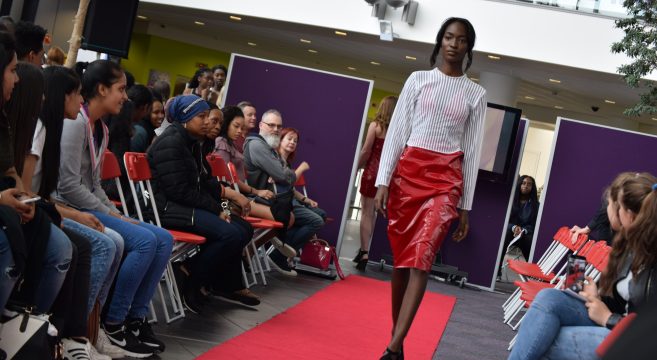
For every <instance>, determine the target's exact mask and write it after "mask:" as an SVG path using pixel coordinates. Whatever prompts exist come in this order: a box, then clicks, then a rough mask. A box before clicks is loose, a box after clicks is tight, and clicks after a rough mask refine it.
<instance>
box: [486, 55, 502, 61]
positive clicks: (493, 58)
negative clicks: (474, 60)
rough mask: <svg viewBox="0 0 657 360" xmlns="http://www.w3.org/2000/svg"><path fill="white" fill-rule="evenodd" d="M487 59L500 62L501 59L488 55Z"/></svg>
mask: <svg viewBox="0 0 657 360" xmlns="http://www.w3.org/2000/svg"><path fill="white" fill-rule="evenodd" d="M488 58H489V59H491V60H500V59H501V57H499V56H495V55H488Z"/></svg>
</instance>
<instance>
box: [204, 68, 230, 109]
mask: <svg viewBox="0 0 657 360" xmlns="http://www.w3.org/2000/svg"><path fill="white" fill-rule="evenodd" d="M227 75H228V69H226V67H225V66H223V65H215V66H213V67H212V77H213V78H214V85H213V86H212V88H210V91H211V93H210V98H209V99H208V101H209V102H211V103H213V104H215V105H217V107H221V103H222V102H223V101H224V93H225V92H226V89H225V87H224V85H225V84H226V76H227Z"/></svg>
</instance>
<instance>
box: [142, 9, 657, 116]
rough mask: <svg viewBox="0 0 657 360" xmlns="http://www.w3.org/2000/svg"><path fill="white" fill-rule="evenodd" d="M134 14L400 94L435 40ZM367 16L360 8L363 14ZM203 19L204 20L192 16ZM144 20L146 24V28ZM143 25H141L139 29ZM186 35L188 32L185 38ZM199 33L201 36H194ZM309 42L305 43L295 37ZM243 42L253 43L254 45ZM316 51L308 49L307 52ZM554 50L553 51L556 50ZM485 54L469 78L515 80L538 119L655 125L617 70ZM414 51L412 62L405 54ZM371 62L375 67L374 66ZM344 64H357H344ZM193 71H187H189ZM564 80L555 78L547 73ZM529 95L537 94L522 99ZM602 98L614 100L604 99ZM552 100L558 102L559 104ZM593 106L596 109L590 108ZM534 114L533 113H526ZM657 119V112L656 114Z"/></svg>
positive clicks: (521, 101) (172, 29) (188, 14)
mask: <svg viewBox="0 0 657 360" xmlns="http://www.w3.org/2000/svg"><path fill="white" fill-rule="evenodd" d="M138 14H139V15H142V16H146V17H147V18H148V19H147V20H139V21H138V24H137V26H136V27H135V29H136V31H139V29H146V28H148V29H157V31H152V30H149V31H148V32H149V33H153V32H155V33H156V34H157V33H161V34H167V35H168V36H177V37H179V38H180V37H182V39H176V40H182V41H188V42H192V43H196V44H199V41H200V44H202V45H203V46H205V47H208V48H213V49H217V50H221V51H224V52H229V53H241V54H245V55H251V56H256V57H262V58H268V59H271V60H276V61H282V62H287V63H292V64H295V65H300V66H306V67H312V68H317V69H321V70H326V71H332V72H338V73H343V74H348V75H353V76H357V77H362V78H368V79H372V80H374V81H375V84H374V87H375V88H379V89H382V90H386V91H390V92H399V91H400V90H401V87H402V85H403V82H404V80H405V79H406V78H407V77H408V75H409V74H410V73H411V72H413V71H415V70H419V69H427V68H428V67H429V55H430V54H431V51H432V49H433V44H426V43H418V42H412V41H405V40H399V39H395V41H393V42H386V41H381V40H379V38H378V37H376V36H372V35H367V34H359V33H349V34H348V35H347V36H338V35H336V34H335V33H334V31H335V30H340V29H328V28H320V27H314V26H309V25H304V24H296V23H288V22H281V21H274V20H269V19H263V18H252V17H242V20H241V21H235V20H231V19H230V15H235V14H225V13H218V12H210V11H205V10H201V9H189V8H180V7H171V6H166V5H158V4H151V3H143V2H142V3H140V5H139V11H138ZM369 15H370V14H363V16H364V17H367V16H369ZM195 21H201V22H203V23H205V25H203V26H201V25H197V24H195V23H194V22H195ZM146 25H148V26H146ZM143 31H145V30H143ZM190 35H192V36H191V37H190ZM195 35H197V36H198V38H195V37H196V36H195ZM301 38H303V39H307V40H310V41H311V42H312V43H310V44H307V43H303V42H301V41H300V39H301ZM248 43H253V44H256V45H255V46H251V45H248ZM309 49H312V50H315V51H317V52H316V53H311V52H309V51H308V50H309ZM555 51H558V49H555ZM487 55H488V54H483V53H478V52H475V56H474V62H473V66H472V69H471V70H470V71H469V76H470V77H472V78H478V74H479V73H481V72H482V71H487V72H495V73H501V74H506V75H510V76H514V77H516V78H518V79H519V80H520V81H519V87H518V93H517V99H516V100H517V106H518V107H519V108H523V106H525V107H527V108H532V109H536V108H538V107H542V108H544V109H545V110H550V111H546V112H544V113H547V114H549V115H543V116H545V117H549V118H545V119H542V118H538V119H536V120H539V121H547V122H554V118H555V116H554V115H555V114H556V115H560V114H559V112H560V111H562V112H566V111H567V112H569V114H571V116H572V114H573V113H577V114H581V115H580V118H582V119H584V120H589V119H586V118H585V117H586V116H590V120H589V121H592V122H596V121H597V120H596V119H598V120H599V119H609V120H623V119H624V120H628V119H631V121H632V122H634V121H638V122H641V123H645V124H650V125H657V121H655V120H652V119H651V117H650V116H644V117H641V118H638V119H637V118H628V117H625V116H623V115H622V112H623V110H624V108H625V107H627V106H629V105H631V104H634V103H636V102H637V101H638V99H639V96H638V91H636V90H635V89H630V88H628V87H627V86H626V85H625V83H624V82H623V80H622V78H621V77H620V76H619V75H616V74H607V73H600V72H594V71H589V70H584V69H575V68H569V67H565V66H560V65H555V64H547V63H540V62H536V61H528V60H524V59H517V58H508V57H504V58H502V59H500V60H491V59H489V58H488V57H487ZM406 56H413V57H415V58H417V60H415V61H413V60H407V59H406ZM371 61H374V62H377V63H380V65H373V64H371V63H370V62H371ZM348 67H353V68H356V70H349V69H348ZM192 71H193V69H190V73H191V72H192ZM550 78H552V79H558V80H561V83H560V84H554V83H551V82H549V80H548V79H550ZM526 96H528V97H532V98H534V99H531V100H530V99H527V98H526ZM605 99H608V100H612V101H615V102H616V103H615V104H608V103H605ZM555 106H558V107H562V108H563V110H558V109H556V108H555ZM592 106H598V107H599V108H600V110H599V111H598V112H595V113H594V112H593V111H592V110H591V107H592ZM529 116H530V119H531V114H529ZM656 118H657V117H656Z"/></svg>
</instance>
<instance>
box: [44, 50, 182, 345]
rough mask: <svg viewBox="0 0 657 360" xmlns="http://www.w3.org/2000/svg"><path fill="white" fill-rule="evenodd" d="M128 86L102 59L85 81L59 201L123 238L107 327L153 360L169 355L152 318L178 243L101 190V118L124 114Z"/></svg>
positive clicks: (65, 146) (68, 134)
mask: <svg viewBox="0 0 657 360" xmlns="http://www.w3.org/2000/svg"><path fill="white" fill-rule="evenodd" d="M125 87H126V78H125V74H124V73H123V70H121V68H120V67H119V65H117V64H116V63H113V62H111V61H107V60H96V61H94V62H92V63H90V64H89V66H88V67H87V70H86V71H85V72H84V76H83V77H82V96H83V98H84V100H85V103H84V104H83V106H82V108H81V109H80V113H79V114H78V116H77V119H74V120H71V119H66V120H64V128H63V131H62V141H61V149H62V151H61V165H60V169H59V182H58V184H57V191H56V198H57V199H58V200H59V201H61V202H64V203H66V204H70V205H72V206H74V207H77V208H79V209H82V211H84V212H88V213H91V214H93V215H94V216H96V218H98V220H100V222H101V223H102V224H103V225H104V226H105V227H109V228H110V229H112V230H115V231H116V232H118V233H119V234H120V235H121V236H122V237H123V240H124V244H125V257H124V260H123V263H122V264H121V267H120V269H119V272H118V275H117V277H116V283H115V288H114V293H113V295H112V297H111V299H110V301H109V308H108V311H107V315H106V317H105V319H104V321H103V324H102V328H103V331H104V332H105V334H106V335H107V337H108V338H109V340H110V341H111V342H112V344H114V345H116V346H118V347H120V348H122V349H123V350H124V351H125V353H126V355H127V356H133V357H148V356H151V355H152V354H154V353H155V352H160V351H163V350H164V343H163V342H161V341H160V340H158V339H157V338H156V337H155V334H154V333H153V331H152V329H151V328H150V324H149V323H148V321H147V320H146V315H147V314H148V311H149V308H148V305H149V303H150V300H151V298H152V297H153V294H154V292H155V288H156V287H157V285H158V283H159V282H160V279H161V278H162V274H163V272H164V268H165V266H166V265H167V263H168V261H169V256H170V255H171V250H172V247H173V238H172V237H171V234H170V233H169V232H168V231H166V230H164V229H161V228H159V227H157V226H154V225H151V224H147V223H144V222H140V221H137V220H134V219H131V218H126V217H124V216H122V215H121V213H120V212H119V210H117V209H116V207H115V206H114V204H113V203H112V202H111V201H110V200H109V199H108V197H107V195H106V194H105V191H104V190H103V189H102V187H101V186H100V173H101V166H102V164H101V162H102V154H103V152H104V151H105V150H106V148H107V143H108V130H107V127H106V126H105V124H104V123H103V122H102V121H101V118H103V117H105V116H107V115H116V114H118V113H119V112H120V111H121V107H122V105H123V103H124V102H125V101H126V100H127V96H126V94H125ZM135 334H137V335H135Z"/></svg>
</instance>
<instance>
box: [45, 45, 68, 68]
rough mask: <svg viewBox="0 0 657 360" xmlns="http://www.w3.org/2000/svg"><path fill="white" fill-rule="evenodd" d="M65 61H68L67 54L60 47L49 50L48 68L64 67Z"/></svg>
mask: <svg viewBox="0 0 657 360" xmlns="http://www.w3.org/2000/svg"><path fill="white" fill-rule="evenodd" d="M64 61H66V54H64V50H62V49H61V48H60V47H59V46H52V47H51V48H50V49H48V55H47V56H46V65H48V66H64Z"/></svg>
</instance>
